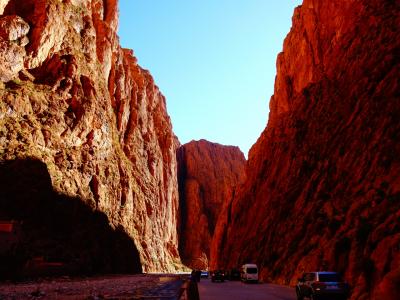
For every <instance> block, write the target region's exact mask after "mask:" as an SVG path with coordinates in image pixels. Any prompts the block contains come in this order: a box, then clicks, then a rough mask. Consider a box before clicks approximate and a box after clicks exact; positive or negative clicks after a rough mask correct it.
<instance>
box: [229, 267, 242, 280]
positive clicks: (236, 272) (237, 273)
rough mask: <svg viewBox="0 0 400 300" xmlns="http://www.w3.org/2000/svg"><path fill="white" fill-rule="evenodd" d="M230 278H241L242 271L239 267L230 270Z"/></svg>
mask: <svg viewBox="0 0 400 300" xmlns="http://www.w3.org/2000/svg"><path fill="white" fill-rule="evenodd" d="M229 280H232V281H233V280H240V271H239V270H238V269H232V270H231V271H230V272H229Z"/></svg>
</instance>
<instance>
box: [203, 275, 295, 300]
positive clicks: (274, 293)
mask: <svg viewBox="0 0 400 300" xmlns="http://www.w3.org/2000/svg"><path fill="white" fill-rule="evenodd" d="M198 287H199V293H200V300H295V299H296V293H295V290H294V288H290V287H286V286H281V285H276V284H269V283H258V284H254V283H242V282H240V281H225V282H211V280H210V279H203V278H202V279H201V280H200V282H199V284H198Z"/></svg>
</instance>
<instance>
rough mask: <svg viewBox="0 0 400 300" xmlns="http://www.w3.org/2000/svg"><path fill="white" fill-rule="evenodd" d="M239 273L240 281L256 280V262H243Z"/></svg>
mask: <svg viewBox="0 0 400 300" xmlns="http://www.w3.org/2000/svg"><path fill="white" fill-rule="evenodd" d="M240 273H241V279H242V281H244V282H249V281H252V282H258V267H257V265H256V264H244V265H243V266H242V270H241V272H240Z"/></svg>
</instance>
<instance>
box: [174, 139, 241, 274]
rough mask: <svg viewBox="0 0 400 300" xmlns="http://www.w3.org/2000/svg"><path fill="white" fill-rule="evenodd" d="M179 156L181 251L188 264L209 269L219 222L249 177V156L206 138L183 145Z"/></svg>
mask: <svg viewBox="0 0 400 300" xmlns="http://www.w3.org/2000/svg"><path fill="white" fill-rule="evenodd" d="M177 157H178V166H179V169H178V170H179V172H178V181H179V191H180V203H181V205H180V230H179V232H180V236H179V241H180V242H179V250H180V254H181V257H182V261H183V263H184V264H185V265H187V266H190V267H191V268H195V269H207V268H208V260H209V257H210V243H211V239H212V236H213V234H214V229H215V224H216V223H217V221H218V218H219V215H220V213H221V211H222V208H223V207H224V206H225V205H228V203H230V202H231V200H232V199H233V196H234V194H235V188H236V186H237V185H239V184H240V183H242V182H243V181H244V179H245V164H246V160H245V158H244V155H243V153H242V152H241V151H240V149H239V148H238V147H233V146H223V145H220V144H216V143H211V142H208V141H206V140H200V141H192V142H190V143H187V144H185V145H183V146H181V147H180V148H179V149H178V153H177Z"/></svg>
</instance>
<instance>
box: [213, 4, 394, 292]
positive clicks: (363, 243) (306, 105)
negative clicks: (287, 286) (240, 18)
mask: <svg viewBox="0 0 400 300" xmlns="http://www.w3.org/2000/svg"><path fill="white" fill-rule="evenodd" d="M399 24H400V7H399V3H398V1H380V0H379V1H378V0H368V1H367V0H350V1H323V0H304V2H303V4H302V5H301V6H300V7H298V8H296V10H295V12H294V16H293V26H292V29H291V31H290V33H289V35H288V36H287V38H286V39H285V42H284V46H283V52H282V53H281V54H279V56H278V60H277V77H276V81H275V92H274V95H273V97H272V98H271V103H270V109H271V111H270V118H269V123H268V126H267V128H266V129H265V131H264V132H263V133H262V135H261V137H260V138H259V140H258V141H257V143H256V144H255V145H254V146H253V148H252V149H251V151H250V155H249V162H248V167H247V181H246V183H245V184H244V187H243V188H242V189H241V190H240V191H239V192H238V194H237V197H235V199H234V201H233V203H232V207H231V208H230V209H229V210H228V212H226V215H229V216H231V218H230V222H227V225H226V224H223V222H222V221H221V222H222V224H217V228H218V230H217V231H218V234H217V236H216V238H215V241H214V243H213V247H214V246H215V247H216V248H215V249H214V250H215V251H213V253H215V255H213V256H212V257H211V259H212V266H218V265H219V266H223V267H233V266H237V265H240V264H241V263H245V262H250V261H253V262H256V263H258V264H259V266H260V267H261V269H262V278H263V279H264V280H272V281H275V282H279V283H291V284H294V283H295V282H296V279H297V278H298V277H299V275H300V274H301V273H302V272H303V271H313V270H324V269H329V270H337V271H340V272H342V273H343V274H344V276H345V278H346V279H347V280H348V281H349V282H350V284H351V286H352V299H369V298H371V299H397V298H396V297H398V295H399V294H400V290H399V289H400V159H399V155H398V153H400V144H399V140H400V136H399V133H400V122H399V120H400V105H399V99H400V94H399V88H400V86H399V56H398V55H399V44H400V36H399V30H398V28H399V27H398V26H399ZM223 241H226V242H223ZM218 245H219V246H218Z"/></svg>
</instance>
